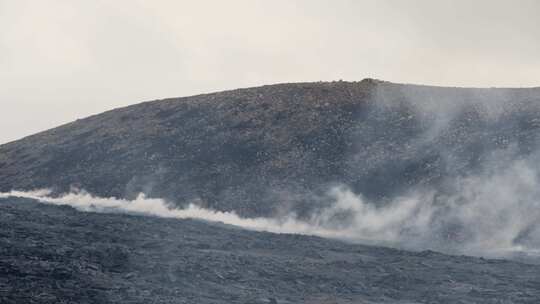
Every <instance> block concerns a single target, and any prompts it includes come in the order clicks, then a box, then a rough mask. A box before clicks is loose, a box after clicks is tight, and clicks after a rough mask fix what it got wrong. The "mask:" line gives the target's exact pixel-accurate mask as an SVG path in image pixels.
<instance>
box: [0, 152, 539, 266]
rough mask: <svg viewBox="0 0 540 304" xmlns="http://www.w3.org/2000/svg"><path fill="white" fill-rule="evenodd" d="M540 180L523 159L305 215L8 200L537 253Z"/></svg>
mask: <svg viewBox="0 0 540 304" xmlns="http://www.w3.org/2000/svg"><path fill="white" fill-rule="evenodd" d="M539 185H540V183H539V180H538V176H537V173H536V171H535V170H534V169H532V168H531V166H529V164H528V161H526V160H516V161H513V162H511V163H508V164H505V165H504V167H503V168H496V169H493V170H490V171H487V172H484V173H483V174H481V175H476V176H470V177H466V178H462V179H460V180H458V181H456V182H455V184H454V185H453V186H454V190H455V191H452V193H454V194H452V195H447V194H444V193H441V192H438V191H435V190H427V191H412V192H411V193H410V194H409V195H407V196H403V197H398V198H395V199H394V200H393V201H391V202H390V203H388V204H385V205H382V206H381V205H380V204H375V203H371V202H368V201H366V200H365V199H364V198H363V197H362V196H361V195H356V194H354V193H353V192H351V191H350V190H349V189H347V188H346V187H335V188H333V189H331V190H330V191H329V193H328V196H327V199H328V200H331V201H332V203H331V204H330V205H329V207H326V208H322V209H320V210H319V211H317V212H315V213H314V214H313V215H312V216H311V217H310V218H309V219H305V220H300V219H298V218H297V217H296V216H295V215H294V214H289V215H287V216H282V217H279V218H262V217H259V218H242V217H240V216H238V215H237V214H236V213H234V212H221V211H215V210H209V209H204V208H201V207H199V206H196V205H194V204H190V205H189V206H188V207H186V208H184V209H176V208H174V207H172V206H173V205H171V204H169V203H168V202H166V201H164V200H162V199H155V198H147V197H145V196H144V194H140V195H139V196H138V197H137V198H136V199H135V200H132V201H129V200H123V199H116V198H100V197H95V196H92V195H90V194H88V193H86V192H84V191H76V192H73V193H69V194H66V195H64V196H61V197H51V196H49V194H50V192H49V191H47V190H38V191H31V192H21V191H11V192H9V193H0V198H2V197H3V198H5V197H11V196H13V197H24V198H30V199H35V200H38V201H40V202H43V203H49V204H55V205H69V206H72V207H74V208H76V209H78V210H81V211H90V212H121V213H134V214H141V215H151V216H158V217H167V218H179V219H185V218H194V219H201V220H207V221H215V222H223V223H225V224H231V225H235V226H239V227H243V228H247V229H253V230H260V231H269V232H274V233H295V234H306V235H317V236H323V237H333V238H340V239H346V240H349V241H353V242H361V243H375V244H386V245H392V246H398V247H402V248H408V249H435V250H441V251H444V252H450V253H466V254H473V255H485V256H504V255H508V254H512V253H516V252H521V253H528V254H536V252H537V250H538V249H539V248H540V225H539V224H538V223H540V208H539V207H540V201H539V200H538V198H540V187H539Z"/></svg>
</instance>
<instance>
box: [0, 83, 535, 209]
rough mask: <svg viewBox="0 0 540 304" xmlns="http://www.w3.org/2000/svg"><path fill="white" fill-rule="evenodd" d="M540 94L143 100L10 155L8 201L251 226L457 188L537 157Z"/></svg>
mask: <svg viewBox="0 0 540 304" xmlns="http://www.w3.org/2000/svg"><path fill="white" fill-rule="evenodd" d="M538 128H540V89H537V88H534V89H462V88H441V87H427V86H414V85H400V84H392V83H387V82H382V81H377V80H372V79H366V80H363V81H361V82H331V83H298V84H279V85H270V86H263V87H258V88H249V89H239V90H233V91H227V92H220V93H213V94H205V95H198V96H193V97H185V98H173V99H166V100H158V101H152V102H145V103H141V104H137V105H133V106H129V107H126V108H121V109H116V110H112V111H109V112H105V113H103V114H99V115H95V116H91V117H88V118H85V119H81V120H77V121H75V122H72V123H70V124H67V125H64V126H61V127H58V128H55V129H52V130H48V131H45V132H42V133H39V134H36V135H33V136H30V137H27V138H24V139H21V140H19V141H15V142H11V143H8V144H5V145H2V146H0V191H9V190H11V189H27V190H28V189H35V188H52V189H54V190H55V191H56V192H65V191H69V189H70V187H77V188H83V189H85V190H87V191H89V192H91V193H94V194H96V195H100V196H104V197H109V196H116V197H128V198H129V197H134V196H135V195H136V194H137V193H139V192H145V193H146V194H148V195H149V196H155V197H163V198H166V199H169V200H170V201H173V202H176V203H177V204H185V203H187V202H190V201H196V202H198V204H200V205H203V206H207V207H212V208H215V209H219V210H235V211H237V212H239V213H240V214H242V215H248V216H253V215H269V214H273V213H275V212H277V211H279V210H280V209H283V208H289V209H290V208H292V209H294V210H295V211H297V212H300V213H302V212H307V211H308V210H309V209H310V208H312V207H313V206H315V205H316V203H317V201H318V198H319V197H320V196H321V195H323V194H324V193H325V192H326V191H327V190H328V189H329V188H330V187H331V186H333V185H336V184H343V185H346V186H348V187H350V188H351V189H352V190H353V191H354V192H355V193H360V194H362V195H364V196H365V197H367V198H369V199H371V200H373V201H385V200H387V199H389V198H392V197H395V196H398V195H402V194H404V193H406V192H407V191H410V189H412V188H414V189H418V188H433V187H435V188H436V189H438V191H439V190H441V191H447V190H448V189H447V188H448V182H447V181H448V180H449V179H452V178H453V177H455V176H465V175H470V174H471V173H472V172H474V171H475V170H477V169H479V168H481V167H482V166H483V164H484V162H485V161H486V160H487V159H490V158H491V156H493V153H494V152H496V151H509V150H511V151H512V153H513V155H521V156H523V157H529V156H530V155H533V154H535V153H536V150H537V149H536V147H537V143H538V139H539V138H538V137H539V135H540V132H538Z"/></svg>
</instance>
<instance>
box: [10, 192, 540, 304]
mask: <svg viewBox="0 0 540 304" xmlns="http://www.w3.org/2000/svg"><path fill="white" fill-rule="evenodd" d="M539 301H540V266H537V265H534V264H526V263H520V262H517V261H510V260H492V259H484V258H481V257H467V256H451V255H445V254H440V253H436V252H433V251H421V252H410V251H403V250H398V249H390V248H382V247H373V246H365V245H355V244H349V243H346V242H341V241H336V240H330V239H324V238H319V237H314V236H303V235H291V234H273V233H267V232H255V231H249V230H244V229H240V228H235V227H233V226H228V225H223V224H217V223H209V222H205V221H200V220H189V219H165V218H157V217H149V216H139V215H129V214H102V213H92V212H80V211H77V210H75V209H73V208H72V207H68V206H55V205H48V204H42V203H38V202H37V201H34V200H30V199H21V198H3V199H0V303H145V304H146V303H538V302H539Z"/></svg>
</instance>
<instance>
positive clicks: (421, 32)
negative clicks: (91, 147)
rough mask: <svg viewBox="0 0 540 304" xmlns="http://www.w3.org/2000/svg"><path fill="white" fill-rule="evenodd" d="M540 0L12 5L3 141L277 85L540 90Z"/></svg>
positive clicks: (0, 127) (3, 2)
mask: <svg viewBox="0 0 540 304" xmlns="http://www.w3.org/2000/svg"><path fill="white" fill-rule="evenodd" d="M539 16H540V1H535V0H530V1H528V0H513V1H510V0H508V1H493V0H491V1H483V0H478V1H474V0H468V1H465V0H463V1H450V0H448V1H443V0H441V1H434V0H410V1H382V0H373V1H360V0H359V1H352V0H327V1H322V0H321V1H317V0H305V1H292V0H290V1H285V0H281V1H280V0H268V1H257V0H252V1H247V0H246V1H241V0H239V1H235V0H228V1H218V0H216V1H201V0H197V1H195V0H194V1H156V0H151V1H150V0H149V1H142V0H139V1H137V0H129V1H128V0H125V1H122V0H115V1H112V0H111V1H99V0H92V1H83V0H34V1H25V0H0V143H5V142H8V141H11V140H15V139H18V138H20V137H22V136H25V135H29V134H32V133H34V132H37V131H41V130H45V129H48V128H50V127H54V126H57V125H60V124H62V123H65V122H69V121H72V120H74V119H77V118H81V117H85V116H88V115H91V114H95V113H99V112H102V111H105V110H108V109H112V108H115V107H119V106H125V105H128V104H133V103H138V102H141V101H145V100H152V99H158V98H165V97H176V96H186V95H193V94H196V93H204V92H211V91H218V90H225V89H233V88H238V87H248V86H257V85H262V84H271V83H278V82H297V81H319V80H338V79H343V80H361V79H363V78H366V77H372V78H380V79H384V80H389V81H394V82H407V83H421V84H435V85H451V86H488V87H490V86H505V87H507V86H512V87H522V86H539V85H540V55H539V54H540V18H539Z"/></svg>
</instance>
